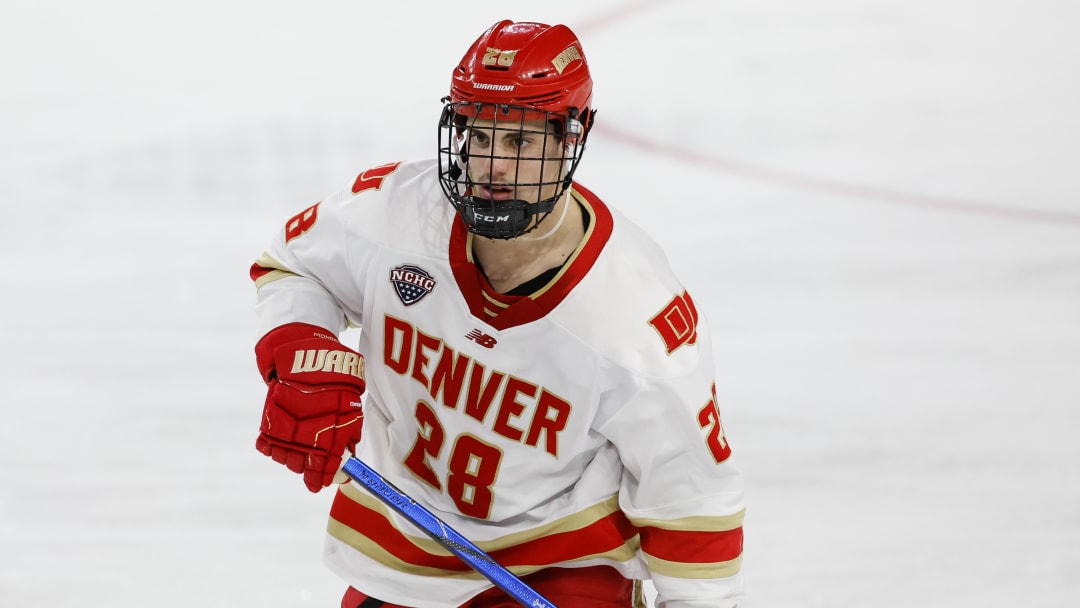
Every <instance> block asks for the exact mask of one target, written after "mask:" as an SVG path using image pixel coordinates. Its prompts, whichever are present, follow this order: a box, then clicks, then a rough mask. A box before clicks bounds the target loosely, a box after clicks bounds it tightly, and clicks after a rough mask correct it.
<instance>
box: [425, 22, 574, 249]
mask: <svg viewBox="0 0 1080 608" xmlns="http://www.w3.org/2000/svg"><path fill="white" fill-rule="evenodd" d="M443 102H444V107H443V113H442V118H441V120H440V123H439V127H440V128H439V157H440V162H441V175H440V182H441V184H442V186H443V190H444V192H445V193H446V195H447V198H449V199H450V202H451V203H452V204H453V205H454V207H455V208H456V209H457V211H458V213H459V214H460V215H461V217H462V219H463V220H464V221H465V224H466V226H468V228H469V230H471V231H472V232H475V233H477V234H481V235H484V236H488V237H492V238H513V237H516V236H520V235H521V234H524V233H525V232H528V231H529V230H532V229H534V228H536V226H537V224H539V222H540V221H541V220H543V219H544V217H546V216H547V214H549V213H550V212H551V210H552V209H553V208H554V207H555V204H556V202H557V201H558V200H559V198H560V197H561V196H562V195H563V194H564V193H565V191H566V189H567V188H569V186H570V184H571V180H572V177H573V174H574V171H575V170H576V169H577V165H578V162H579V161H580V159H581V155H582V153H583V152H584V149H585V145H584V144H585V139H586V137H587V135H588V132H589V130H590V128H591V127H592V122H593V120H592V119H593V115H594V114H595V112H594V111H593V110H592V108H591V106H592V76H591V75H590V74H589V65H588V62H587V61H586V59H585V53H584V52H583V51H582V49H581V43H580V42H579V41H578V39H577V36H575V35H574V33H573V32H572V31H570V28H568V27H566V26H565V25H554V26H550V25H545V24H542V23H530V22H521V23H515V22H513V21H509V20H504V21H500V22H498V23H496V24H495V25H493V26H491V27H490V28H489V29H488V30H487V31H486V32H484V34H482V35H481V36H480V37H479V38H478V39H477V40H476V42H474V43H473V44H472V46H471V47H470V48H469V50H468V52H466V53H465V56H464V57H463V58H462V59H461V61H460V62H459V63H458V65H457V67H456V68H455V69H454V74H453V78H452V79H451V85H450V95H449V96H448V97H446V98H445V99H444V100H443ZM478 119H480V120H489V121H490V120H493V121H495V122H496V126H495V127H494V129H495V130H496V131H506V130H516V131H519V132H521V133H525V132H526V126H525V121H537V120H542V121H546V123H547V124H550V125H553V127H554V133H553V134H552V135H551V136H553V137H556V138H558V139H559V141H560V143H561V144H562V146H561V149H562V150H563V153H562V155H561V156H560V157H557V158H539V157H537V158H524V157H514V159H513V160H517V161H522V160H540V161H543V162H548V163H551V162H557V163H561V164H562V168H563V171H562V172H561V175H560V177H559V178H558V179H557V180H555V181H546V182H545V181H543V180H541V181H540V182H536V183H531V184H522V183H517V184H490V183H489V184H482V185H484V186H487V187H488V191H490V188H491V187H493V186H515V187H520V186H534V187H539V188H540V189H541V190H543V191H547V192H551V191H552V188H551V187H552V186H555V188H554V195H553V196H548V197H546V198H544V199H543V200H532V201H528V200H521V199H520V198H514V199H512V200H499V201H493V200H489V199H484V198H479V197H477V196H476V195H474V191H476V190H477V189H476V188H474V187H473V186H475V185H476V184H475V183H473V182H472V181H471V178H470V176H469V171H468V168H467V162H468V155H469V149H468V138H467V137H466V135H465V133H466V131H468V130H469V129H470V128H471V126H472V124H473V123H474V122H475V121H476V120H478ZM531 134H532V135H539V133H536V132H532V133H531ZM543 135H544V136H545V138H546V137H547V136H548V134H547V133H546V132H545V133H543ZM544 143H545V145H544V146H542V147H541V148H542V149H547V146H546V143H547V140H546V139H545V142H544ZM490 158H491V159H492V160H494V159H496V158H505V157H496V156H491V157H490Z"/></svg>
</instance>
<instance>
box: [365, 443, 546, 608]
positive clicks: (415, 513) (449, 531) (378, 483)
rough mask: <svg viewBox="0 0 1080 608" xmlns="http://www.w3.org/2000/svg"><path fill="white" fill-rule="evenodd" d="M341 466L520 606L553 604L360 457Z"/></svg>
mask: <svg viewBox="0 0 1080 608" xmlns="http://www.w3.org/2000/svg"><path fill="white" fill-rule="evenodd" d="M344 470H345V472H346V473H348V475H349V477H351V478H352V479H353V480H354V481H356V482H357V483H359V484H360V485H362V486H364V487H365V488H367V489H368V490H369V491H370V492H371V493H372V494H374V495H375V496H376V497H377V498H378V499H380V500H382V501H383V502H384V503H386V504H387V505H388V506H389V507H390V508H392V509H394V510H395V511H397V512H398V513H400V514H401V515H402V516H404V517H405V519H408V520H409V521H410V522H412V523H413V524H414V525H416V527H418V528H420V529H421V530H423V531H424V532H425V533H426V534H427V535H428V536H430V537H431V538H432V539H434V540H435V542H437V543H439V544H440V545H442V546H443V547H445V548H446V549H447V550H449V551H450V552H451V553H453V554H454V555H456V556H458V557H459V558H461V561H463V562H465V563H466V564H468V565H469V566H471V567H472V568H473V569H474V570H476V571H477V572H479V573H480V574H483V575H484V576H485V577H486V578H487V579H488V580H489V581H491V582H492V583H495V586H497V587H498V588H500V589H502V590H503V591H505V592H506V593H507V594H508V595H509V596H510V597H512V598H514V599H515V600H517V601H518V602H519V603H520V604H521V605H522V606H528V607H529V608H556V607H555V604H552V603H551V602H549V601H548V600H547V599H545V598H544V596H542V595H540V594H539V593H538V592H537V591H536V590H535V589H533V588H532V587H530V586H529V585H527V584H526V583H525V582H524V581H522V580H521V579H520V578H518V577H517V576H515V575H514V573H513V572H510V571H509V570H507V569H506V568H504V567H503V566H502V565H501V564H499V563H498V562H496V561H495V560H494V559H493V558H492V557H491V556H490V555H488V554H487V553H485V552H484V550H483V549H481V548H480V547H477V546H476V545H474V544H473V543H472V542H471V541H469V539H467V538H465V537H464V536H462V535H461V534H460V533H458V531H457V530H454V529H453V528H451V527H450V526H449V525H447V524H446V522H444V521H443V520H441V519H439V518H438V517H437V516H436V515H435V514H434V513H432V512H431V511H428V510H427V509H425V508H424V507H423V506H422V505H420V504H419V503H417V502H416V501H415V500H413V499H412V498H410V497H409V495H408V494H405V493H404V492H402V491H401V490H399V489H398V488H397V487H396V486H394V484H392V483H390V482H389V481H386V480H385V479H383V478H382V476H381V475H379V474H378V473H376V472H375V470H374V469H372V468H371V467H369V466H368V465H367V464H365V463H364V461H362V460H360V459H359V458H355V457H353V458H349V459H348V460H347V461H345V466H344Z"/></svg>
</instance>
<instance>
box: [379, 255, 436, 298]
mask: <svg viewBox="0 0 1080 608" xmlns="http://www.w3.org/2000/svg"><path fill="white" fill-rule="evenodd" d="M390 284H391V285H393V286H394V291H396V292H397V296H398V298H399V299H400V300H401V303H402V304H404V305H406V306H412V305H413V304H416V303H417V302H419V301H420V300H422V299H423V298H424V296H426V295H428V294H429V293H431V291H432V290H433V289H435V279H434V278H432V276H431V273H429V272H428V271H426V270H424V269H423V268H420V267H419V266H413V265H411V264H403V265H401V266H398V267H397V268H391V269H390Z"/></svg>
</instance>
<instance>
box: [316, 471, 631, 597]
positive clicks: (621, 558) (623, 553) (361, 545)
mask: <svg viewBox="0 0 1080 608" xmlns="http://www.w3.org/2000/svg"><path fill="white" fill-rule="evenodd" d="M339 490H340V491H341V493H342V494H344V495H345V496H346V497H347V498H349V499H350V500H353V501H355V502H357V503H359V504H361V505H363V506H364V507H367V508H368V509H371V510H373V511H376V512H377V513H379V514H380V515H381V516H382V517H384V518H386V519H387V520H388V521H392V520H391V519H390V510H389V508H388V507H387V506H386V505H384V504H383V503H382V502H381V501H380V500H378V499H377V498H375V497H374V496H372V495H371V494H370V493H368V492H366V491H364V490H362V489H360V488H357V487H356V486H354V485H352V484H346V485H342V486H340V487H339ZM618 510H619V499H618V496H612V497H611V498H608V499H607V500H605V501H603V502H599V503H597V504H594V505H592V506H591V507H587V508H586V509H584V510H582V511H579V512H577V513H573V514H571V515H568V516H566V517H563V518H561V519H558V520H555V521H553V522H550V523H547V524H544V525H542V526H538V527H536V528H531V529H529V530H523V531H521V532H515V533H512V534H507V535H505V536H500V537H499V538H496V539H492V540H488V541H476V540H473V542H474V543H475V544H476V546H478V547H480V548H481V549H482V550H484V551H486V552H489V553H490V552H493V551H498V550H500V549H505V548H509V547H514V546H517V545H521V544H524V543H527V542H531V541H535V540H538V539H542V538H544V537H546V536H551V535H554V534H561V533H566V532H572V531H574V530H580V529H583V528H586V527H588V526H590V525H592V524H593V523H595V522H597V521H599V520H601V519H603V518H605V517H608V516H609V515H611V514H612V513H615V512H617V511H618ZM327 532H328V533H329V534H330V535H331V536H333V537H334V538H336V539H338V540H340V541H341V542H343V543H345V544H347V545H349V546H350V547H352V548H354V549H356V550H357V551H359V552H361V553H363V554H364V555H366V556H367V557H369V558H370V559H373V560H375V561H377V562H379V563H380V564H382V565H384V566H387V567H389V568H392V569H394V570H398V571H400V572H405V573H409V574H419V575H424V576H438V577H454V578H469V579H473V578H479V577H480V575H479V574H477V573H475V572H472V571H458V570H447V569H444V568H437V567H431V566H421V565H418V564H414V563H411V562H406V561H404V560H402V559H401V558H399V557H397V556H395V555H394V554H393V553H392V552H390V551H389V550H388V549H386V548H384V547H382V546H380V545H379V544H377V543H375V542H374V541H372V540H371V539H369V538H368V537H367V536H365V535H364V534H363V533H361V532H358V531H357V530H354V529H352V528H350V527H349V526H348V525H346V524H344V523H342V522H340V521H338V520H336V519H334V518H333V517H331V518H330V520H329V522H328V524H327ZM398 532H400V533H401V535H402V536H403V537H404V538H405V539H406V540H407V542H409V543H410V544H412V545H413V546H414V547H416V548H417V549H419V550H421V551H423V552H425V553H428V554H430V555H434V556H443V557H445V556H450V555H451V553H450V552H449V551H448V550H447V549H445V548H444V547H443V546H442V545H440V544H439V543H437V542H436V541H434V540H432V539H431V538H428V537H427V536H413V535H410V534H407V533H406V532H405V531H403V530H400V529H399V530H398ZM639 551H640V543H639V539H638V537H637V536H634V537H633V538H630V539H627V540H626V541H625V543H624V544H622V545H620V546H619V547H617V548H615V549H612V550H610V551H606V552H602V553H595V554H591V555H583V556H580V557H578V558H575V559H573V560H571V561H569V562H561V563H574V562H580V561H586V560H593V559H607V560H611V561H614V562H623V563H625V562H629V561H631V560H633V559H635V558H636V557H637V555H638V553H639ZM504 565H505V564H504ZM551 565H553V564H526V565H515V566H507V568H508V569H509V570H510V571H512V572H514V574H518V575H521V574H528V573H530V572H534V571H536V570H539V569H541V568H546V567H549V566H551Z"/></svg>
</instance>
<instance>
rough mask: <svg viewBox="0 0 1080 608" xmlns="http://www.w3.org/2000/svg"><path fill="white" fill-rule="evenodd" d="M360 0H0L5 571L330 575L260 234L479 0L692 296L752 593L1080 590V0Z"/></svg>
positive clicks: (113, 599) (931, 602) (424, 127)
mask: <svg viewBox="0 0 1080 608" xmlns="http://www.w3.org/2000/svg"><path fill="white" fill-rule="evenodd" d="M373 6H374V3H367V2H358V1H353V2H344V1H327V2H322V1H313V2H304V3H301V2H284V1H282V0H271V1H264V2H258V3H256V2H236V1H215V2H210V1H207V0H192V1H189V2H186V3H180V4H177V3H149V2H134V1H128V2H122V1H120V0H99V1H97V2H74V1H47V0H46V1H29V0H5V1H4V2H3V3H2V4H0V57H2V59H0V66H2V67H3V70H2V74H3V79H2V81H0V89H2V93H0V161H2V167H3V170H2V171H0V201H2V204H3V207H2V209H3V216H2V219H0V260H2V261H3V273H2V275H0V281H2V282H0V284H2V287H0V306H2V311H3V314H2V315H0V346H2V348H0V606H2V607H3V608H38V607H44V608H98V607H101V608H104V607H110V608H142V607H145V606H154V607H155V608H191V607H194V606H198V607H200V608H217V607H222V608H224V607H236V606H251V607H256V608H286V607H289V608H293V607H312V608H314V607H320V608H330V607H335V608H336V606H337V605H338V600H339V598H340V594H341V590H342V586H341V584H340V583H339V582H338V581H337V580H336V579H335V578H334V577H333V576H332V575H330V574H329V573H328V572H327V571H325V570H324V569H323V567H322V565H321V563H320V551H321V544H322V535H323V528H324V525H325V516H326V509H327V506H328V502H329V500H330V496H329V494H328V493H325V492H324V493H323V494H319V495H312V494H309V493H308V492H307V491H306V490H305V489H304V488H303V486H302V484H301V483H300V480H299V479H298V478H296V477H295V476H294V475H293V474H291V473H289V472H287V471H286V470H285V469H284V468H282V467H280V466H278V465H276V464H274V463H272V462H271V461H269V460H267V459H265V458H264V457H263V456H261V455H260V454H258V453H257V452H256V451H255V449H254V447H253V444H254V437H255V433H256V428H257V423H258V415H259V411H260V408H261V405H262V398H263V389H262V386H261V383H260V381H259V378H258V375H257V373H256V371H255V367H254V361H253V357H252V352H251V351H252V345H253V342H254V339H255V338H256V336H254V335H253V334H254V316H253V313H252V310H251V304H252V299H253V289H252V287H251V285H250V284H249V281H248V279H247V269H248V266H249V265H250V263H251V262H252V261H253V260H254V258H255V257H257V256H258V254H259V253H261V251H262V247H263V245H264V244H265V243H266V242H267V239H268V238H269V237H270V235H271V233H272V232H273V231H274V230H275V229H276V228H277V227H278V226H279V225H280V223H281V222H282V221H284V219H285V218H287V217H288V216H290V215H291V214H292V213H295V212H296V211H297V210H299V209H301V208H303V207H306V206H307V205H309V204H311V203H312V202H314V201H316V200H318V199H319V198H320V197H322V196H323V195H325V194H327V193H329V192H331V191H333V190H336V189H337V188H339V187H340V186H341V185H343V184H345V183H347V182H348V181H349V180H350V179H351V177H352V176H353V175H354V174H355V173H356V172H358V171H359V170H362V169H364V168H367V167H370V166H374V165H379V164H383V163H385V162H388V161H392V160H398V159H403V158H415V157H426V156H430V155H432V154H433V153H434V147H435V142H434V138H435V123H436V119H437V114H438V110H439V98H440V97H441V96H442V95H443V94H445V91H446V87H447V84H448V80H449V73H450V69H451V67H452V66H453V64H454V62H456V61H457V59H458V58H459V57H460V56H461V54H462V53H463V51H464V49H465V47H466V46H467V45H468V43H469V42H471V41H472V39H473V38H474V37H475V36H476V35H478V34H479V33H480V31H482V30H483V29H484V28H486V27H487V26H488V25H490V24H491V23H493V22H494V21H495V20H497V19H499V18H503V17H509V18H513V19H517V20H537V21H545V22H565V23H568V24H570V25H571V26H574V27H575V28H576V29H577V30H578V33H579V34H580V36H581V38H582V40H583V42H584V45H585V50H586V53H587V54H588V56H589V58H590V60H591V63H592V67H593V72H594V78H595V80H596V97H595V103H596V107H597V108H599V110H600V112H599V114H598V125H599V126H598V127H597V129H596V131H595V132H594V134H593V138H592V140H591V141H590V144H589V151H588V153H587V155H586V157H585V162H584V164H583V166H582V169H581V172H580V173H579V174H578V177H579V178H580V180H581V181H582V182H583V183H585V184H586V185H588V186H589V187H591V188H592V189H593V190H595V191H597V192H598V193H599V194H601V196H603V197H604V198H605V199H607V200H608V202H609V203H610V204H612V205H613V206H616V207H619V208H621V209H623V210H624V211H625V212H627V213H628V214H630V215H631V216H632V217H633V218H635V219H636V220H638V221H639V222H641V223H643V224H646V225H648V226H649V228H650V229H651V231H652V232H653V233H654V234H655V235H656V237H657V238H658V239H659V240H660V241H661V242H662V243H663V244H664V245H665V246H666V247H667V249H668V251H669V254H670V258H671V260H672V262H673V264H674V265H675V267H676V268H677V269H678V270H679V272H680V273H681V275H682V277H683V278H684V281H685V282H686V284H687V285H688V287H689V288H690V290H691V293H693V294H694V298H695V301H696V302H698V303H699V306H700V308H701V309H702V311H703V312H704V313H705V314H706V315H708V316H709V318H710V319H711V320H712V322H713V327H714V328H715V343H716V345H717V349H718V350H717V378H718V392H719V396H720V402H721V411H722V412H723V414H724V419H725V420H724V421H725V428H726V430H727V432H728V435H729V438H730V440H731V442H732V445H733V446H734V449H735V454H736V457H737V458H738V459H739V462H740V463H741V466H742V468H743V470H744V472H745V474H746V480H747V500H748V503H749V509H748V511H747V518H746V551H745V564H744V572H745V574H746V578H747V582H748V590H749V593H750V599H749V601H748V602H747V603H746V606H747V607H748V608H797V607H798V608H803V607H806V608H812V607H821V608H825V607H828V608H835V607H839V606H844V607H847V606H851V607H856V606H857V607H867V606H872V607H875V608H911V607H918V608H937V607H940V608H955V607H969V606H970V607H980V608H1015V607H1017V606H1024V607H1025V608H1051V607H1053V608H1058V607H1070V606H1078V605H1080V582H1078V581H1080V577H1078V576H1077V574H1076V572H1077V571H1078V570H1080V471H1078V467H1080V443H1078V442H1077V434H1078V432H1080V169H1078V168H1077V165H1078V162H1080V110H1078V109H1080V37H1078V36H1077V32H1078V31H1080V4H1078V3H1076V2H1074V1H1072V0H1023V1H1021V0H984V1H982V2H976V1H974V0H934V1H930V0H915V1H911V0H907V1H901V0H878V1H866V0H818V1H817V2H797V1H795V0H758V1H750V0H742V1H727V0H717V1H706V0H698V1H691V0H684V1H675V2H627V1H623V2H617V1H613V0H605V1H599V2H590V3H583V2H570V1H568V0H549V1H547V2H543V3H533V4H531V5H529V4H525V3H521V4H520V5H517V4H515V5H513V6H515V8H513V9H507V8H505V7H506V6H507V5H506V4H505V3H489V2H478V1H475V0H463V1H458V2H433V1H425V2H397V3H386V4H384V5H382V6H381V8H379V9H378V11H376V10H375V9H374V8H372V7H373Z"/></svg>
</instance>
